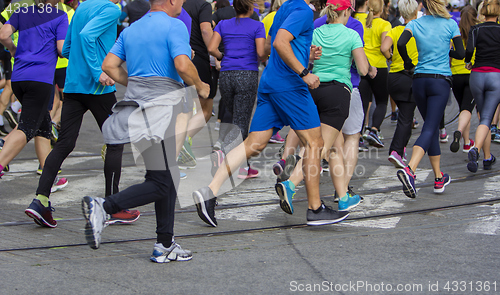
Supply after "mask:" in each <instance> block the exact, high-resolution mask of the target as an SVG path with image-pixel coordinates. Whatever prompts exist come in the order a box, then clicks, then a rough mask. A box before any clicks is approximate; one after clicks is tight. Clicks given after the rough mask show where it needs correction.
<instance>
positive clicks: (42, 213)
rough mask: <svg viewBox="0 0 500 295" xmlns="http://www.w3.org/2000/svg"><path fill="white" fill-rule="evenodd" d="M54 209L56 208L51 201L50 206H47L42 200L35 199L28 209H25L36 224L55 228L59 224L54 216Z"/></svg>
mask: <svg viewBox="0 0 500 295" xmlns="http://www.w3.org/2000/svg"><path fill="white" fill-rule="evenodd" d="M53 211H55V210H54V207H52V206H51V203H50V202H49V207H45V206H43V205H42V203H41V202H40V200H38V199H33V201H32V202H31V204H30V205H29V207H28V209H26V210H24V213H26V215H28V216H29V217H31V218H33V220H34V221H35V223H36V224H38V225H40V226H45V227H51V228H54V227H56V226H57V221H55V220H54V219H53V218H52V212H53Z"/></svg>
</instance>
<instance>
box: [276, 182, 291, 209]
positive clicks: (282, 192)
mask: <svg viewBox="0 0 500 295" xmlns="http://www.w3.org/2000/svg"><path fill="white" fill-rule="evenodd" d="M274 188H275V190H276V193H277V194H278V196H279V197H280V207H281V210H283V211H284V212H285V213H288V214H293V205H292V203H291V202H289V201H288V196H287V193H286V188H285V187H284V184H281V183H278V184H276V185H275V186H274Z"/></svg>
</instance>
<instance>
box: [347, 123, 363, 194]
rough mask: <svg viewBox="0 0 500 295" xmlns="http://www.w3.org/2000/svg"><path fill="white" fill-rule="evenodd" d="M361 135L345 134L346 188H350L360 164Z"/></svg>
mask: <svg viewBox="0 0 500 295" xmlns="http://www.w3.org/2000/svg"><path fill="white" fill-rule="evenodd" d="M359 137H360V134H359V133H356V134H351V135H346V134H344V167H345V186H346V187H348V186H349V182H350V181H351V178H352V175H353V174H354V169H355V168H356V165H357V164H358V154H359V148H358V145H359Z"/></svg>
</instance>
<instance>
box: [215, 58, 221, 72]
mask: <svg viewBox="0 0 500 295" xmlns="http://www.w3.org/2000/svg"><path fill="white" fill-rule="evenodd" d="M215 69H216V70H217V71H220V69H221V65H220V61H218V60H217V59H215Z"/></svg>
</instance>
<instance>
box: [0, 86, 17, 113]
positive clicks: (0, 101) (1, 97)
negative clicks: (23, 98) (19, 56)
mask: <svg viewBox="0 0 500 295" xmlns="http://www.w3.org/2000/svg"><path fill="white" fill-rule="evenodd" d="M10 83H11V82H10V80H7V81H6V83H5V87H4V88H3V92H2V94H0V114H3V112H4V111H5V110H6V109H7V106H8V105H9V102H10V101H11V96H12V94H14V92H12V88H11V87H12V86H11V84H10Z"/></svg>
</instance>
